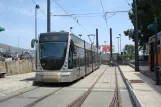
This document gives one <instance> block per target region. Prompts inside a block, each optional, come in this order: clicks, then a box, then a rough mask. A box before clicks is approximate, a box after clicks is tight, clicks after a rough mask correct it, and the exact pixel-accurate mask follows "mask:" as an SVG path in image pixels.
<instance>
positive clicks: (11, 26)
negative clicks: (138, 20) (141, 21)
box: [0, 0, 134, 52]
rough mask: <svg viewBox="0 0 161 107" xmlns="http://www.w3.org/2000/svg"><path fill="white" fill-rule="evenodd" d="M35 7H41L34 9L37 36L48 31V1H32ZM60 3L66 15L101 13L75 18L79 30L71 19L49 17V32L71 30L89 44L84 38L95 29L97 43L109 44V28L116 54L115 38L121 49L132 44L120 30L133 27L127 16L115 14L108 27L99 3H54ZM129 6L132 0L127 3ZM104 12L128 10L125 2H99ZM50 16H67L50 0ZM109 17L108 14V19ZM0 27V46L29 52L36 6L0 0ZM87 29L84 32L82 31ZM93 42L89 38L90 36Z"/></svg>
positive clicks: (23, 0) (25, 1)
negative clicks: (18, 47)
mask: <svg viewBox="0 0 161 107" xmlns="http://www.w3.org/2000/svg"><path fill="white" fill-rule="evenodd" d="M34 1H35V2H36V4H38V5H40V9H41V10H42V11H43V12H44V14H45V16H44V15H43V14H42V12H41V11H40V9H39V10H37V12H38V13H37V14H38V18H37V21H38V22H37V24H38V26H37V30H38V34H40V33H43V32H47V18H46V14H47V0H34ZM55 1H56V2H57V3H59V4H60V5H61V6H62V7H63V8H64V9H65V10H66V11H67V12H68V13H69V14H85V13H100V14H96V15H89V17H80V16H74V17H76V19H77V20H78V22H79V23H80V24H81V25H82V26H83V28H82V27H80V26H79V24H78V23H76V22H75V21H74V20H73V19H72V18H71V17H69V16H65V17H60V16H51V31H60V30H65V31H70V27H73V29H72V33H74V34H75V35H79V34H82V35H83V36H82V39H84V40H86V41H87V42H90V41H89V38H88V36H87V35H89V34H95V32H96V28H98V36H99V44H100V45H104V44H105V43H104V41H107V43H106V44H110V33H109V28H112V31H113V32H112V35H113V45H114V46H115V52H118V40H117V38H116V37H117V36H119V34H121V35H122V36H121V40H122V47H121V48H122V49H123V47H124V45H126V44H134V43H133V42H132V41H131V40H129V38H128V37H126V36H124V33H123V31H125V30H127V29H130V28H133V25H132V24H131V21H130V20H129V16H128V13H118V14H116V15H114V16H112V17H110V18H108V19H107V25H106V23H105V20H104V18H103V10H102V7H101V2H100V0H55ZM127 1H128V2H129V3H130V4H131V3H132V0H127ZM102 3H103V8H104V11H105V12H110V11H122V10H123V11H127V10H130V9H131V6H129V5H128V3H127V2H126V0H102ZM51 14H54V15H60V14H63V15H66V13H65V12H64V11H63V10H62V9H61V8H60V7H59V6H58V5H57V4H56V3H55V2H54V1H53V0H51ZM111 15H112V14H109V13H108V14H107V17H109V16H111ZM0 26H1V27H4V28H5V31H4V32H0V43H3V44H8V45H11V46H16V47H17V46H18V37H19V46H20V48H26V49H31V45H30V44H31V40H32V39H33V38H34V37H35V4H34V3H33V1H32V0H1V1H0ZM84 28H85V29H86V30H85V29H84ZM91 39H92V37H91Z"/></svg>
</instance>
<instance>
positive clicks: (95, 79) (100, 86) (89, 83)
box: [0, 65, 135, 107]
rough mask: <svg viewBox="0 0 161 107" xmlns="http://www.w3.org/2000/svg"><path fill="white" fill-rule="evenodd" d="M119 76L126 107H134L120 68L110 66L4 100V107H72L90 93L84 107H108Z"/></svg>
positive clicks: (28, 90)
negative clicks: (84, 75)
mask: <svg viewBox="0 0 161 107" xmlns="http://www.w3.org/2000/svg"><path fill="white" fill-rule="evenodd" d="M115 71H116V75H115ZM116 76H117V80H118V89H119V92H120V94H121V104H122V106H123V107H134V106H135V105H134V104H133V101H132V100H131V97H130V95H129V92H128V90H127V88H126V86H125V84H124V82H123V79H122V77H121V75H120V72H119V70H118V68H116V69H115V67H109V66H108V65H102V66H101V67H100V68H99V69H98V70H96V71H94V72H92V73H91V74H89V75H88V76H86V77H85V78H84V79H80V80H78V81H76V82H74V83H70V84H50V85H49V84H44V85H43V86H40V87H38V86H37V87H35V86H31V87H29V88H26V89H24V90H21V91H19V92H16V94H12V95H11V96H6V97H5V98H0V99H1V100H0V107H31V106H32V107H40V106H41V107H66V106H69V107H71V105H72V104H73V103H74V102H77V101H78V100H80V99H82V98H83V97H84V94H85V93H86V92H89V93H88V95H87V96H86V97H84V98H85V99H84V101H83V102H82V104H81V106H82V107H107V106H109V105H110V104H111V102H112V99H113V98H114V93H115V88H116V79H115V78H116ZM91 87H92V88H91Z"/></svg>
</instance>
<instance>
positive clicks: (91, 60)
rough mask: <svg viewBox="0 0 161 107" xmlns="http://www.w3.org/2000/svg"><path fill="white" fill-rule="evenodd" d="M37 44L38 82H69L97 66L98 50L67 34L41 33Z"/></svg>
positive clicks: (98, 60)
mask: <svg viewBox="0 0 161 107" xmlns="http://www.w3.org/2000/svg"><path fill="white" fill-rule="evenodd" d="M35 42H36V53H37V56H36V76H35V81H34V83H38V82H72V81H74V80H77V79H79V78H81V77H84V76H86V75H87V74H89V73H90V72H92V71H94V70H96V69H97V68H99V66H100V50H99V49H98V50H97V48H96V47H95V46H93V45H91V44H89V43H87V42H86V41H84V40H82V39H80V38H79V37H77V36H75V35H74V34H72V33H70V32H53V33H41V34H40V36H39V40H35V39H33V40H32V42H31V47H32V48H33V47H34V43H35Z"/></svg>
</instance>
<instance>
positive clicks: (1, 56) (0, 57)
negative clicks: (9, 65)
mask: <svg viewBox="0 0 161 107" xmlns="http://www.w3.org/2000/svg"><path fill="white" fill-rule="evenodd" d="M0 61H5V58H4V57H3V52H0Z"/></svg>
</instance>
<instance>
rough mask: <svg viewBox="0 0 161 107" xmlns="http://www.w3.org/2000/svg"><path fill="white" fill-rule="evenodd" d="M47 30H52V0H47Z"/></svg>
mask: <svg viewBox="0 0 161 107" xmlns="http://www.w3.org/2000/svg"><path fill="white" fill-rule="evenodd" d="M47 32H50V0H47Z"/></svg>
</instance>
